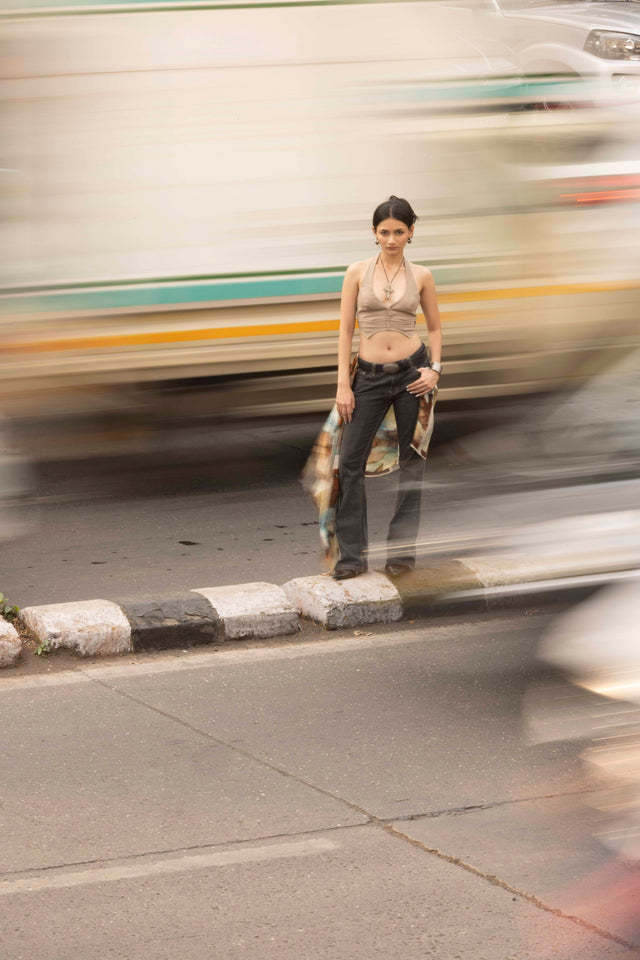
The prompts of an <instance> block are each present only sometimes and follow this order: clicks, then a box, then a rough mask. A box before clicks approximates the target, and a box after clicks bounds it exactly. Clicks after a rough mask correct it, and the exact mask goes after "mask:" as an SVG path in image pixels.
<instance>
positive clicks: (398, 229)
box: [373, 218, 413, 256]
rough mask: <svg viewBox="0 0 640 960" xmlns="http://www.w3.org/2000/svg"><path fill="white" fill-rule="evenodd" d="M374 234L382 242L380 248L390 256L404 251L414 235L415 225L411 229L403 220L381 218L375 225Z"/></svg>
mask: <svg viewBox="0 0 640 960" xmlns="http://www.w3.org/2000/svg"><path fill="white" fill-rule="evenodd" d="M373 235H374V237H375V238H376V240H377V241H378V242H379V244H380V249H381V250H384V252H385V253H388V254H389V256H397V255H398V254H399V253H402V251H403V250H404V248H405V247H406V245H407V241H408V239H409V237H412V236H413V227H411V229H409V227H408V226H407V225H406V223H403V222H402V220H393V219H392V218H389V219H388V220H381V221H380V223H379V224H378V226H377V227H374V230H373Z"/></svg>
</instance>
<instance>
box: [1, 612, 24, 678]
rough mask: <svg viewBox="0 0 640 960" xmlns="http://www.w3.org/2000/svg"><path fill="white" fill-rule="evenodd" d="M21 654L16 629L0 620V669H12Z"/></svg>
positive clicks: (19, 640) (20, 645) (20, 644)
mask: <svg viewBox="0 0 640 960" xmlns="http://www.w3.org/2000/svg"><path fill="white" fill-rule="evenodd" d="M21 653H22V640H21V639H20V635H19V633H18V631H17V630H16V628H15V627H14V626H13V625H12V624H10V623H8V621H6V620H3V619H2V618H0V667H12V666H13V665H14V663H15V662H16V660H17V659H18V658H19V656H20V654H21Z"/></svg>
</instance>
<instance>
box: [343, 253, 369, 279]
mask: <svg viewBox="0 0 640 960" xmlns="http://www.w3.org/2000/svg"><path fill="white" fill-rule="evenodd" d="M370 263H371V257H369V258H368V259H367V260H357V261H356V262H355V263H350V264H349V266H348V267H347V272H346V274H345V277H348V278H349V280H355V281H356V282H357V283H358V284H359V283H361V282H362V278H363V277H364V275H365V273H366V270H367V267H368V266H369V264H370Z"/></svg>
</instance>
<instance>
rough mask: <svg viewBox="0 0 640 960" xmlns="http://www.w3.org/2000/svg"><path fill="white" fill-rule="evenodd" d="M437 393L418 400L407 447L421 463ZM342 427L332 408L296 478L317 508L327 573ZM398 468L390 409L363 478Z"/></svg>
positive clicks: (333, 557)
mask: <svg viewBox="0 0 640 960" xmlns="http://www.w3.org/2000/svg"><path fill="white" fill-rule="evenodd" d="M437 393H438V390H437V388H436V389H435V390H434V391H433V392H432V393H430V394H428V395H427V396H426V397H421V398H420V407H419V410H418V419H417V422H416V428H415V431H414V434H413V441H412V443H411V447H412V449H413V450H414V451H415V452H416V453H417V454H418V456H419V457H422V459H423V460H426V459H427V451H428V450H429V443H430V441H431V434H432V433H433V408H434V406H435V402H436V397H437ZM343 426H344V421H343V419H342V417H341V416H340V414H339V413H338V409H337V407H336V406H334V407H333V409H332V411H331V413H330V414H329V416H328V418H327V420H326V422H325V424H324V426H323V428H322V430H321V431H320V433H319V434H318V436H317V438H316V441H315V443H314V445H313V448H312V450H311V454H310V456H309V459H308V460H307V462H306V464H305V465H304V468H303V470H302V474H301V476H300V482H301V484H302V486H303V487H304V489H305V490H306V491H307V493H308V494H309V495H310V496H311V499H312V500H313V502H314V503H315V505H316V507H317V508H318V518H319V523H320V541H321V543H322V548H323V551H324V555H325V560H326V562H327V564H328V567H329V569H330V570H332V569H333V567H334V566H335V564H336V562H337V560H338V543H337V538H336V508H337V505H338V493H339V489H340V488H339V481H338V465H339V459H340V443H341V442H342V430H343ZM398 466H399V463H398V430H397V427H396V418H395V414H394V412H393V406H390V407H389V409H388V411H387V413H386V415H385V418H384V420H383V421H382V423H381V424H380V427H379V429H378V432H377V433H376V435H375V437H374V439H373V443H372V444H371V452H370V453H369V458H368V460H367V465H366V468H365V476H367V477H381V476H384V475H385V474H387V473H391V472H392V471H394V470H397V469H398Z"/></svg>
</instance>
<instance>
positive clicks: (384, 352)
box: [333, 196, 442, 580]
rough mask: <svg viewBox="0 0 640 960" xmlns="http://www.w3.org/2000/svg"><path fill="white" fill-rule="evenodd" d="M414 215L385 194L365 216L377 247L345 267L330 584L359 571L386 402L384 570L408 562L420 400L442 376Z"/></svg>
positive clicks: (434, 308)
mask: <svg viewBox="0 0 640 960" xmlns="http://www.w3.org/2000/svg"><path fill="white" fill-rule="evenodd" d="M416 220H417V217H416V215H415V213H414V212H413V210H412V209H411V206H410V204H409V203H408V202H407V201H406V200H402V199H400V198H399V197H394V196H391V197H389V199H388V200H386V201H385V202H384V203H381V204H380V206H379V207H377V208H376V210H375V212H374V214H373V236H374V240H375V243H376V244H377V245H379V247H380V251H379V253H378V254H377V255H376V256H374V257H372V258H371V259H369V260H361V261H359V262H358V263H352V264H351V266H350V267H349V268H348V270H347V272H346V275H345V278H344V284H343V288H342V304H341V317H340V337H339V345H338V390H337V394H336V406H337V410H338V413H339V414H340V416H341V417H342V419H343V420H344V424H345V425H344V432H343V436H342V446H341V449H340V467H339V485H340V492H339V499H338V507H337V514H336V534H337V538H338V545H339V548H340V558H339V560H338V562H337V564H336V566H335V568H334V571H333V577H334V579H335V580H347V579H350V578H351V577H355V576H357V575H358V574H359V573H364V571H366V569H367V562H366V559H365V551H366V548H367V505H366V499H365V492H364V470H365V465H366V461H367V458H368V456H369V452H370V450H371V445H372V443H373V439H374V436H375V434H376V431H377V430H378V427H379V426H380V423H381V422H382V419H383V417H384V415H385V413H386V412H387V409H388V408H389V406H390V404H393V409H394V413H395V418H396V424H397V429H398V452H399V467H400V483H399V489H398V498H397V502H396V509H395V513H394V515H393V518H392V520H391V524H390V527H389V536H388V541H387V546H388V549H387V564H386V567H385V571H386V573H387V574H389V575H390V576H398V575H399V574H401V573H404V572H406V571H408V570H410V569H412V567H413V566H414V564H415V541H416V537H417V533H418V526H419V523H420V499H421V483H422V474H423V469H424V461H423V460H422V459H421V458H420V457H419V456H418V455H417V454H416V453H415V452H414V450H413V449H412V446H411V442H412V439H413V435H414V428H415V426H416V421H417V418H418V410H419V406H420V402H421V401H420V398H421V397H425V396H426V395H427V394H429V393H431V392H432V391H433V390H434V388H435V387H436V385H437V383H438V380H439V379H440V373H441V370H442V366H441V364H440V358H441V350H442V329H441V326H440V315H439V313H438V303H437V300H436V289H435V284H434V282H433V277H432V276H431V272H430V271H429V270H428V269H427V268H426V267H421V266H418V265H417V264H412V263H410V262H408V261H407V260H405V258H404V251H405V247H406V245H407V244H408V243H411V240H412V238H413V230H414V224H415V222H416ZM418 304H420V306H421V307H422V312H423V313H424V316H425V319H426V323H427V330H428V339H429V354H430V357H431V361H430V362H429V360H428V358H427V351H426V349H425V346H424V344H423V343H422V342H421V340H420V337H419V336H418V334H417V332H416V313H417V309H418ZM356 316H357V318H358V327H359V329H360V349H359V353H358V361H357V369H356V373H355V377H354V379H353V383H351V379H350V360H351V351H352V344H353V334H354V329H355V321H356Z"/></svg>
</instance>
